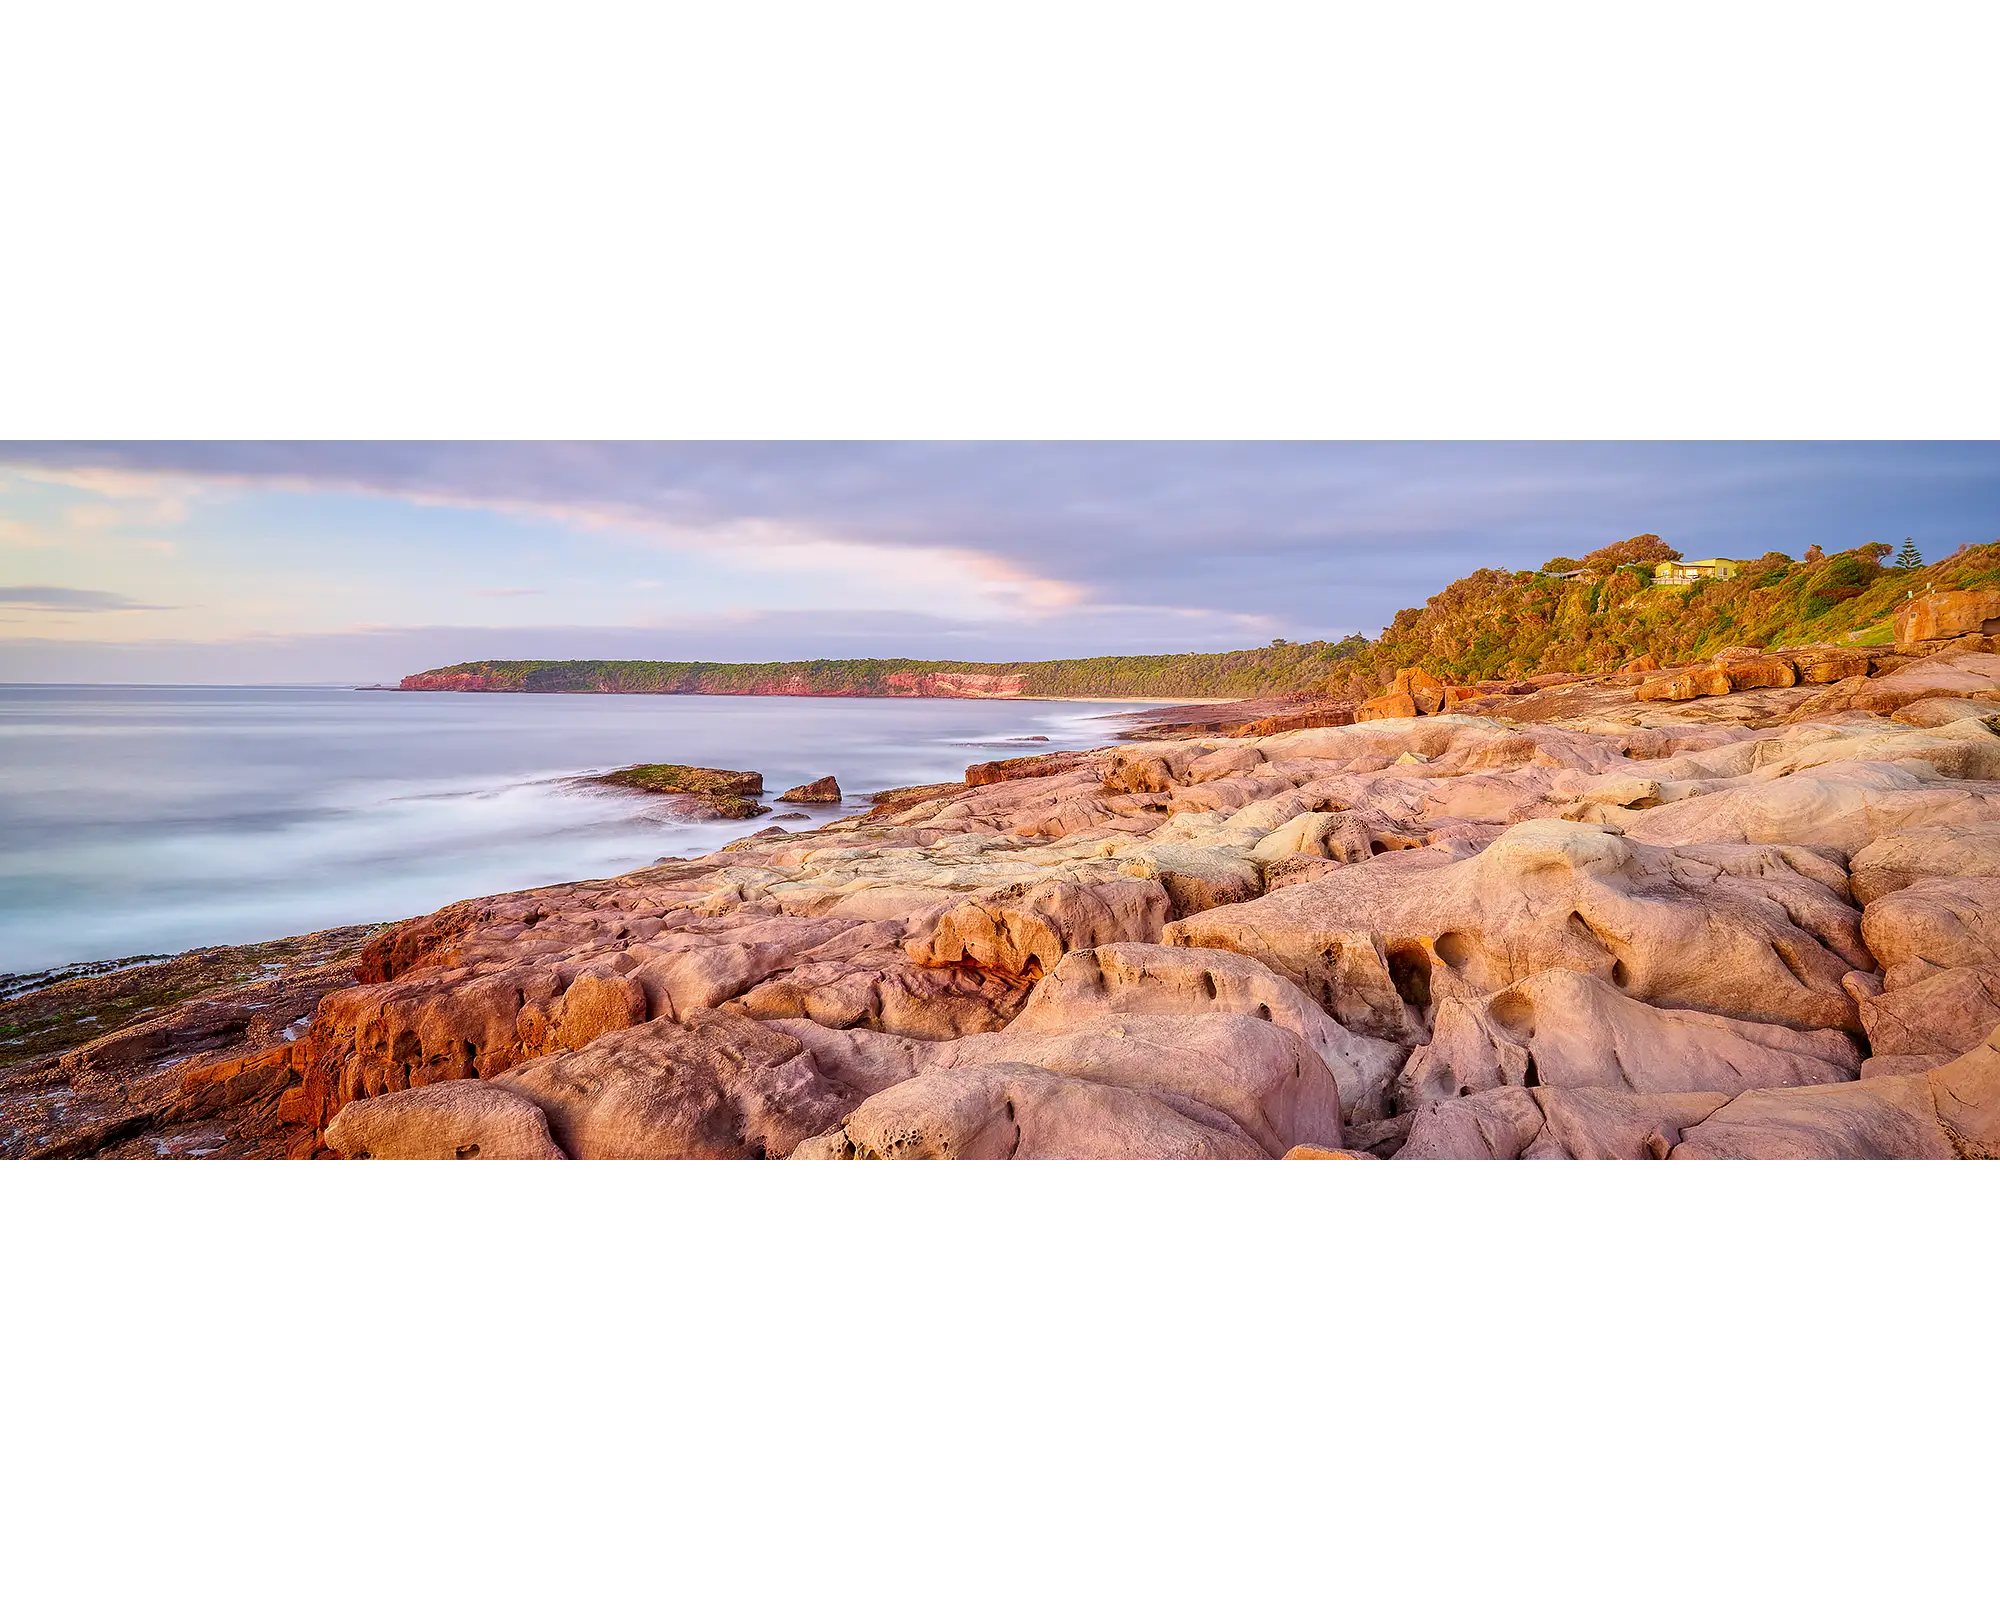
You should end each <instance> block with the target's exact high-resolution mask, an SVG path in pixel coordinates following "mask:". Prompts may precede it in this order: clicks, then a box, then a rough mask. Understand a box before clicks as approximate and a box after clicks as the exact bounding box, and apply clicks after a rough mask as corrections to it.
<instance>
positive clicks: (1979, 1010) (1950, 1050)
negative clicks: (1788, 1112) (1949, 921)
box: [1860, 967, 2000, 1077]
mask: <svg viewBox="0 0 2000 1600" xmlns="http://www.w3.org/2000/svg"><path fill="white" fill-rule="evenodd" d="M1860 1006H1861V1026H1862V1028H1863V1029H1864V1030H1865V1031H1866V1033H1867V1035H1868V1043H1869V1047H1870V1049H1871V1050H1872V1051H1873V1053H1874V1055H1875V1056H1877V1057H1880V1056H1943V1057H1946V1058H1950V1057H1955V1056H1959V1055H1962V1054H1964V1053H1965V1052H1966V1051H1967V1050H1970V1049H1971V1048H1972V1047H1973V1046H1974V1045H1975V1044H1977V1043H1978V1042H1979V1041H1980V1040H1981V1039H1984V1038H1985V1037H1986V1036H1987V1035H1988V1034H1989V1033H1991V1032H1992V1031H1993V1030H1994V1029H1995V1028H1996V1027H2000V973H1995V972H1992V971H1989V970H1986V969H1983V968H1978V967H1960V968H1957V969H1955V970H1953V971H1950V972H1939V973H1936V974H1934V975H1932V976H1931V977H1928V978H1920V979H1919V980H1917V981H1916V982H1915V983H1908V984H1903V985H1901V986H1899V987H1897V988H1894V989H1888V990H1883V991H1880V992H1878V993H1876V994H1874V995H1871V996H1867V997H1864V998H1863V999H1862V1000H1861V1002H1860ZM1862 1075H1863V1076H1864V1077H1866V1076H1868V1071H1867V1067H1866V1065H1865V1064H1864V1066H1863V1069H1862Z"/></svg>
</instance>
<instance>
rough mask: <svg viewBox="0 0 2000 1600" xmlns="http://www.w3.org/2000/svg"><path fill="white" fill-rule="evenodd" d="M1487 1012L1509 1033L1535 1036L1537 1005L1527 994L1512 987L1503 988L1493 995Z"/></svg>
mask: <svg viewBox="0 0 2000 1600" xmlns="http://www.w3.org/2000/svg"><path fill="white" fill-rule="evenodd" d="M1486 1014H1487V1015H1488V1016H1489V1017H1491V1018H1492V1019H1493V1021H1494V1023H1495V1024H1496V1025H1497V1026H1499V1027H1502V1028H1505V1029H1506V1030H1507V1031H1508V1032H1509V1033H1518V1034H1522V1035H1524V1036H1526V1037H1527V1038H1530V1039H1532V1038H1534V1036H1535V1007H1534V1003H1533V1002H1532V1001H1531V1000H1529V999H1528V997H1527V996H1526V995H1523V994H1517V993H1515V992H1514V991H1513V990H1511V989H1506V990H1502V991H1501V992H1500V993H1499V994H1496V995H1495V996H1494V997H1493V1003H1492V1004H1491V1005H1490V1006H1488V1007H1487V1008H1486Z"/></svg>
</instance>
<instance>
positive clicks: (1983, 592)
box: [1896, 589, 2000, 649]
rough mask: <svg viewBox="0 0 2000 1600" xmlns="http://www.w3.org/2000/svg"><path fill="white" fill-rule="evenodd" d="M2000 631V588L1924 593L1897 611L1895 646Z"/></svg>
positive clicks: (1906, 645) (1901, 647)
mask: <svg viewBox="0 0 2000 1600" xmlns="http://www.w3.org/2000/svg"><path fill="white" fill-rule="evenodd" d="M1995 633H2000V589H1954V590H1947V591H1946V592H1944V593H1942V594H1925V595H1919V596H1917V598H1916V599H1915V600H1913V601H1911V602H1910V604H1908V605H1906V606H1904V607H1903V608H1902V609H1901V610H1900V611H1898V612H1897V613H1896V647H1897V648H1898V649H1906V648H1908V647H1909V646H1910V645H1914V644H1926V643H1929V642H1931V641H1932V640H1937V639H1959V638H1965V637H1967V636H1970V635H1975V634H1979V635H1983V634H1995Z"/></svg>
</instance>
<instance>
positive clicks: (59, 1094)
mask: <svg viewBox="0 0 2000 1600" xmlns="http://www.w3.org/2000/svg"><path fill="white" fill-rule="evenodd" d="M1977 609H1978V608H1977V607H1973V608H1972V610H1977ZM1969 614H1970V613H1969V612H1968V615H1969ZM1959 620H1961V621H1962V620H1963V618H1961V619H1959ZM1978 625H1979V626H1981V627H1983V626H1984V621H1983V619H1982V620H1981V621H1980V622H1979V624H1978ZM1977 638H1978V639H1979V640H1983V638H1984V635H1979V636H1977ZM1975 642H1977V640H1976V641H1975ZM1923 643H1924V641H1916V642H1914V643H1913V644H1911V645H1910V646H1908V647H1907V649H1906V651H1905V653H1902V654H1898V653H1896V652H1891V651H1887V650H1883V649H1874V650H1833V649H1826V650H1818V651H1792V652H1783V653H1767V652H1758V651H1747V652H1725V653H1724V655H1723V656H1722V657H1720V658H1718V659H1717V660H1716V661H1714V662H1711V663H1707V664H1700V665H1698V666H1696V667H1687V666H1681V667H1672V666H1669V667H1661V666H1659V665H1658V664H1657V663H1656V662H1649V661H1644V660H1640V661H1635V662H1633V663H1631V664H1630V666H1629V668H1628V669H1622V670H1621V671H1619V672H1617V673H1611V674H1600V675H1597V676H1595V677H1586V676H1583V675H1568V676H1561V677H1558V678H1556V679H1553V680H1538V681H1534V682H1529V683H1526V684H1519V685H1486V684H1479V685H1454V684H1445V683H1441V682H1439V681H1438V680H1436V679H1433V678H1430V677H1428V675H1425V674H1421V673H1418V672H1415V671H1412V672H1409V673H1407V674H1405V675H1403V677H1401V678H1400V679H1399V680H1398V682H1397V684H1395V685H1393V686H1390V687H1389V688H1388V689H1387V690H1386V691H1385V692H1384V693H1383V694H1382V695H1379V696H1377V697H1375V700H1374V701H1373V702H1371V703H1370V704H1369V705H1367V706H1362V707H1358V708H1357V707H1346V708H1337V707H1328V706H1314V705H1310V704H1300V703H1296V702H1294V703H1292V704H1291V706H1290V708H1289V709H1286V708H1285V707H1283V706H1278V707H1272V708H1265V707H1256V708H1253V709H1255V710H1257V711H1259V712H1261V713H1262V714H1261V715H1256V716H1244V715H1240V714H1239V715H1235V716H1233V717H1232V716H1230V715H1229V712H1230V708H1228V707H1205V708H1182V715H1181V717H1180V720H1175V719H1173V718H1167V717H1162V718H1158V719H1157V720H1156V721H1155V723H1154V726H1155V727H1156V728H1158V729H1161V730H1165V731H1171V732H1172V733H1173V735H1174V736H1173V737H1151V738H1142V739H1136V740H1132V741H1129V742H1127V743H1124V744H1121V745H1117V746H1114V747H1111V748H1108V749H1104V750H1098V751H1092V752H1084V753H1063V754H1052V755H1047V756H1030V757H1025V758H1022V759H1019V760H1012V761H1007V762H995V763H983V764H981V766H979V767H976V768H975V769H973V771H972V772H969V773H968V775H967V781H966V782H964V783H953V784H937V785H929V786H924V787H921V788H917V789H909V790H903V791H898V792H892V793H889V794H884V795H878V796H875V797H873V798H874V804H873V809H871V810H870V811H868V812H866V813H865V814H858V815H854V816H849V817H845V818H842V819H840V820H838V821H835V822H831V823H828V824H826V825H824V826H822V827H819V828H816V829H813V830H810V831H804V832H797V833H788V832H785V831H783V830H770V831H767V832H764V833H760V834H754V835H751V836H750V837H748V838H745V839H742V840H738V841H737V842H736V843H735V844H733V845H731V846H730V847H728V848H727V849H726V850H723V851H719V852H717V853H716V854H714V855H711V856H707V857H704V858H701V859H699V860H693V861H665V862H662V863H661V864H659V865H657V866H655V867H653V868H650V869H647V870H644V871H640V872H634V873H631V874H628V875H626V876H624V877H620V878H615V879H608V880H604V881H600V882H592V883H576V884H563V885H555V886H552V887H548V888H542V889H534V890H524V891H521V892H518V893H512V894H503V895H495V896H490V897H487V898H484V899H480V900H474V901H467V902H463V903H461V904H459V905H455V906H449V907H446V908H444V909H443V910H441V911H439V912H436V913H434V914H433V915H431V916H428V917H423V918H418V919H415V920H413V921H411V922H408V923H404V924H400V925H397V926H395V927H393V928H389V929H385V930H383V931H381V932H380V933H378V934H376V935H375V936H374V937H372V938H371V939H369V940H368V941H367V942H366V944H365V945H363V944H362V943H361V941H360V939H359V938H358V937H351V938H350V939H349V940H348V942H347V943H346V944H344V945H341V946H339V948H338V949H337V950H336V949H335V948H334V947H333V946H328V947H327V948H326V950H325V952H324V954H325V959H323V960H321V961H319V962H317V963H316V964H306V965H301V966H298V967H297V968H296V969H289V968H288V969H287V971H286V973H284V974H273V975H272V976H271V977H270V978H268V979H260V980H257V981H254V982H247V983H240V984H238V985H236V986H235V987H234V988H231V989H229V990H227V991H226V992H220V993H217V994H215V995H212V996H204V997H196V998H190V999H187V1000H186V1001H184V1002H181V1003H178V1004H177V1006H176V1007H175V1008H174V1009H173V1010H172V1012H171V1014H170V1015H167V1016H163V1017H161V1018H160V1019H158V1020H156V1021H147V1022H143V1023H141V1024H139V1025H137V1026H135V1027H124V1028H121V1029H118V1030H115V1031H113V1032H111V1033H108V1034H105V1035H103V1036H99V1037H91V1038H87V1039H86V1038H71V1037H69V1036H67V1035H66V1036H65V1038H64V1040H63V1041H60V1048H53V1047H52V1048H49V1049H44V1050H42V1051H40V1052H39V1053H32V1052H25V1051H24V1052H21V1053H19V1054H18V1055H17V1057H16V1058H15V1059H14V1060H13V1061H12V1062H11V1064H10V1065H9V1067H8V1073H9V1075H8V1077H7V1078H6V1079H5V1081H4V1083H0V1119H3V1120H0V1126H4V1130H5V1137H6V1139H7V1141H8V1142H7V1145H6V1147H5V1148H6V1150H7V1152H8V1153H9V1154H15V1155H83V1154H101V1155H147V1154H152V1155H168V1154H182V1155H216V1154H237V1155H278V1154H290V1155H294V1156H309V1155H345V1156H350V1157H352V1156H368V1157H371V1158H377V1159H396V1158H403V1159H494V1158H509V1157H522V1158H540V1159H551V1158H554V1157H557V1156H560V1157H564V1158H581V1159H607V1158H608V1159H629V1158H670V1159H695V1158H699V1159H710V1158H719V1159H742V1158H750V1159H772V1158H783V1157H788V1156H789V1157H799V1158H815V1159H818V1158H834V1159H874V1158H891V1157H894V1158H907V1157H954V1158H962V1157H981V1158H983V1157H992V1158H996V1159H1035V1158H1163V1159H1272V1158H1278V1157H1284V1156H1287V1155H1289V1154H1293V1153H1297V1154H1298V1155H1299V1156H1300V1158H1302V1159H1305V1158H1324V1157H1327V1156H1349V1155H1351V1156H1358V1157H1361V1158H1384V1159H1399V1160H1402V1159H1408V1160H1420V1159H1439V1158H1455V1159H1462V1158H1476V1159H1543V1158H1554V1159H1631V1160H1642V1159H1664V1158H1668V1157H1672V1158H1676V1159H1693V1158H1696V1157H1705V1158H1714V1157H1726V1158H1787V1159H1789V1158H1800V1157H1823V1158H1837V1159H1849V1158H1902V1159H1931V1158H1937V1159H1944V1158H1955V1157H1966V1156H1988V1155H1992V1154H1995V1153H1996V1151H2000V1043H1996V1042H1995V1041H2000V1031H1996V1030H2000V842H1996V841H2000V734H1996V733H1995V731H1994V728H1993V726H1992V725H1990V723H1989V721H1988V720H1987V719H1986V718H1985V717H1984V716H1981V715H1964V714H1960V713H1961V712H1962V711H1963V708H1964V707H1965V706H1967V705H1971V706H1974V707H1984V706H1986V705H1989V704H1995V703H1996V702H1995V701H1994V700H1991V699H1988V698H1984V697H1986V696H2000V675H1996V673H2000V666H1996V663H2000V656H1994V655H1991V654H1988V653H1987V652H1985V650H1984V649H1983V648H1962V647H1961V646H1963V643H1964V641H1963V640H1961V641H1960V644H1959V645H1949V644H1948V645H1947V646H1946V648H1943V649H1935V650H1930V651H1929V652H1928V653H1925V654H1910V653H1908V650H1915V649H1918V648H1920V647H1921V646H1922V645H1923ZM1662 685H1664V687H1661V686H1662ZM1690 685H1691V688H1690ZM1684 690H1686V691H1687V692H1685V693H1684V692H1683V691H1684ZM1405 701H1407V702H1408V705H1407V706H1406V705H1405V704H1404V702H1405ZM1926 703H1933V704H1935V706H1936V707H1937V708H1938V714H1937V715H1936V716H1925V715H1923V714H1921V713H1919V714H1917V715H1912V714H1911V711H1912V708H1915V707H1921V706H1923V705H1925V704H1926ZM1343 713H1344V714H1343ZM1891 713H1893V714H1894V715H1893V717H1892V715H1891ZM1222 728H1229V729H1237V730H1245V731H1239V732H1222V731H1218V730H1219V729H1222ZM638 770H645V769H638ZM723 776H724V777H725V778H728V779H732V780H737V783H736V787H737V789H738V791H739V792H738V793H736V794H735V795H734V796H733V798H736V799H739V800H742V801H745V802H746V803H747V802H748V801H750V800H751V799H753V798H754V795H755V793H757V792H760V791H761V780H758V782H757V784H756V787H755V789H748V788H746V787H745V784H744V783H743V782H742V781H741V780H748V779H754V778H755V776H756V775H755V774H725V775H723ZM674 781H680V780H674ZM675 792H682V793H694V792H695V791H688V790H683V791H675ZM718 794H719V791H714V792H705V793H696V798H697V799H702V798H714V797H717V795H718ZM719 797H720V798H725V799H726V798H731V796H730V795H727V794H720V795H719ZM89 981H97V980H89ZM19 1003H20V1002H19V1001H18V1000H17V1001H9V1002H5V1003H4V1004H6V1005H17V1004H19ZM280 1013H284V1015H283V1016H282V1019H280Z"/></svg>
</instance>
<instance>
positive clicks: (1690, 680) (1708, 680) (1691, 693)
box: [1633, 666, 1736, 701]
mask: <svg viewBox="0 0 2000 1600" xmlns="http://www.w3.org/2000/svg"><path fill="white" fill-rule="evenodd" d="M1735 687H1736V685H1735V684H1734V683H1732V682H1731V681H1730V677H1729V669H1728V668H1726V667H1720V666H1710V667H1696V668H1694V669H1693V670H1691V671H1688V672H1682V673H1678V674H1676V675H1675V676H1673V677H1671V678H1649V679H1647V680H1646V682H1644V683H1642V684H1640V685H1639V687H1638V688H1637V689H1635V690H1634V691H1633V695H1634V697H1635V698H1637V699H1640V700H1666V701H1679V700H1699V699H1701V698H1702V697H1703V696H1705V695H1716V694H1728V693H1729V692H1730V691H1731V690H1732V689H1734V688H1735Z"/></svg>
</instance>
